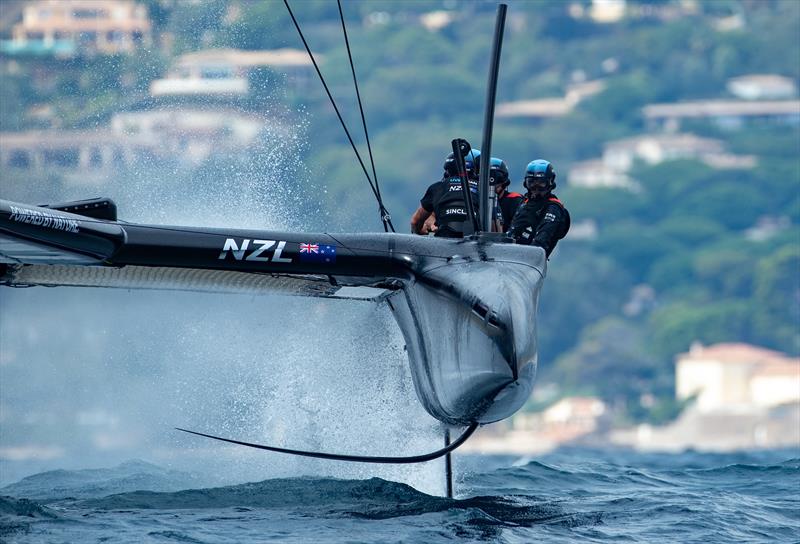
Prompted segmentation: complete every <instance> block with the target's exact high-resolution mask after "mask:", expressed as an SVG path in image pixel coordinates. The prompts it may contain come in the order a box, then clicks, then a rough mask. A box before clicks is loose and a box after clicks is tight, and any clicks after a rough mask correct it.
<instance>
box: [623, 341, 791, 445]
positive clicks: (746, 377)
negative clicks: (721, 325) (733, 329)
mask: <svg viewBox="0 0 800 544" xmlns="http://www.w3.org/2000/svg"><path fill="white" fill-rule="evenodd" d="M675 378H676V384H675V385H676V397H677V398H678V399H679V400H681V401H686V402H687V403H688V406H687V407H686V408H685V409H684V411H683V413H681V415H680V417H678V419H676V420H675V421H673V422H671V423H669V424H667V425H664V426H660V427H657V426H652V425H646V424H642V425H638V426H635V427H631V428H627V429H615V430H614V431H612V432H611V433H610V434H609V439H610V441H611V442H612V443H614V444H617V445H624V446H632V447H635V448H638V449H642V450H659V451H682V450H685V449H687V448H693V449H697V450H707V451H732V450H739V449H752V448H785V447H790V448H798V447H800V357H789V356H787V355H786V354H783V353H780V352H778V351H773V350H770V349H765V348H762V347H758V346H753V345H750V344H743V343H722V344H714V345H711V346H703V345H701V344H699V343H695V344H694V345H692V347H691V349H690V350H689V351H688V352H687V353H681V354H679V355H678V356H677V357H676V362H675Z"/></svg>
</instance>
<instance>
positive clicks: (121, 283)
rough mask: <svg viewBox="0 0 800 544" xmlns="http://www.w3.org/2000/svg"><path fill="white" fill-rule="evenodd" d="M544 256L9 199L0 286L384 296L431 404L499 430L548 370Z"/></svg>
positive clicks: (0, 229)
mask: <svg viewBox="0 0 800 544" xmlns="http://www.w3.org/2000/svg"><path fill="white" fill-rule="evenodd" d="M546 262H547V261H546V259H545V255H544V252H543V251H542V250H541V249H540V248H536V247H526V246H518V245H514V244H507V243H500V242H498V241H491V240H487V239H481V238H477V239H474V240H445V239H435V238H429V237H420V236H412V235H401V234H336V235H333V234H298V233H284V232H266V231H254V230H241V229H219V228H191V227H169V226H154V225H141V224H133V223H125V222H118V221H111V220H103V219H97V218H90V217H85V216H82V215H76V214H72V213H66V212H62V211H58V210H54V209H48V208H43V207H37V206H30V205H25V204H18V203H14V202H9V201H5V200H0V284H2V285H7V286H30V285H74V286H95V287H115V288H128V289H130V288H144V289H185V290H195V291H221V292H255V293H257V292H273V293H279V294H291V295H299V296H317V297H339V298H359V299H368V300H378V301H386V303H387V304H388V305H389V307H390V308H391V310H392V313H393V315H394V317H395V319H396V321H397V323H398V325H399V326H400V329H401V331H402V333H403V336H404V338H405V341H406V347H407V352H408V358H409V363H410V365H411V369H412V375H413V380H414V385H415V388H416V391H417V394H418V396H419V398H420V401H421V402H422V404H423V405H424V407H425V409H426V410H427V411H428V412H429V413H430V414H431V415H432V416H433V417H435V418H437V419H439V420H441V421H443V422H445V423H448V424H451V425H469V424H471V423H475V422H477V423H490V422H494V421H498V420H501V419H503V418H505V417H508V416H510V415H511V414H513V413H514V412H515V411H517V410H518V409H519V408H520V407H521V406H522V404H524V402H525V401H526V400H527V398H528V395H529V394H530V391H531V389H532V387H533V382H534V378H535V374H536V364H537V361H536V328H535V323H536V320H535V317H536V307H537V303H538V295H539V291H540V288H541V284H542V281H543V278H544V275H545V271H546Z"/></svg>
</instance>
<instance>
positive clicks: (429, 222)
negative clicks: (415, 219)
mask: <svg viewBox="0 0 800 544" xmlns="http://www.w3.org/2000/svg"><path fill="white" fill-rule="evenodd" d="M436 230H437V227H436V214H435V213H431V214H430V215H429V216H428V218H427V219H426V220H425V224H424V225H422V230H421V231H420V233H421V234H428V233H429V232H436Z"/></svg>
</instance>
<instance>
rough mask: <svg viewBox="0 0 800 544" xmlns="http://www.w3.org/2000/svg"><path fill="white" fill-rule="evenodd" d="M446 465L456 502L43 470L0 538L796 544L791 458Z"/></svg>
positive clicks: (153, 474)
mask: <svg viewBox="0 0 800 544" xmlns="http://www.w3.org/2000/svg"><path fill="white" fill-rule="evenodd" d="M454 462H455V465H456V470H457V473H458V478H457V481H456V494H457V496H456V498H454V499H447V498H443V497H438V496H432V495H428V494H425V493H423V492H421V491H417V490H416V489H414V488H413V487H410V486H408V485H406V484H402V483H395V482H391V481H387V480H383V479H380V478H370V479H352V480H344V479H335V478H319V477H315V478H310V477H303V478H280V479H268V480H264V481H254V482H250V483H245V484H238V485H232V486H223V487H204V486H203V485H198V484H201V482H202V481H203V475H202V474H197V473H189V472H182V471H178V470H174V469H167V468H163V467H160V466H158V465H155V464H152V463H148V462H145V461H139V460H136V461H129V462H126V463H123V464H120V465H118V466H116V467H111V468H102V469H82V470H69V471H67V470H55V471H48V472H43V473H39V474H35V475H31V476H28V477H26V478H23V479H21V480H20V481H18V482H16V483H13V484H10V485H7V486H5V487H4V488H0V495H2V497H0V541H3V542H131V543H133V542H135V543H140V542H195V543H213V542H237V543H238V542H275V541H279V542H348V543H350V542H475V541H491V542H534V541H544V542H576V541H580V542H704V543H708V542H798V541H800V450H781V451H759V452H750V453H734V454H709V453H697V452H687V453H683V454H641V453H634V452H631V451H627V450H589V449H562V450H559V451H556V452H554V453H551V454H547V455H543V456H539V457H536V458H527V457H526V458H520V457H515V456H497V455H495V456H477V455H463V456H456V457H455V460H454Z"/></svg>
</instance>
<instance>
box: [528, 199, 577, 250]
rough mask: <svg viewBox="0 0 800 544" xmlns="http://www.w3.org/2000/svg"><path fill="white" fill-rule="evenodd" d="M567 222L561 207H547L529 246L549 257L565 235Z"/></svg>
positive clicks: (554, 205) (552, 205)
mask: <svg viewBox="0 0 800 544" xmlns="http://www.w3.org/2000/svg"><path fill="white" fill-rule="evenodd" d="M567 221H568V220H567V212H566V211H564V209H563V208H561V206H559V205H557V204H550V205H548V206H547V209H546V210H545V212H544V217H543V218H542V220H541V221H540V222H539V225H538V226H537V228H536V233H535V234H534V236H533V240H532V241H531V245H533V246H539V247H541V248H543V249H544V250H545V252H546V253H547V256H548V257H549V256H550V253H552V251H553V249H554V248H555V247H556V244H557V243H558V241H559V240H560V239H561V238H563V237H564V236H565V235H566V234H567V228H568V227H567Z"/></svg>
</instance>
